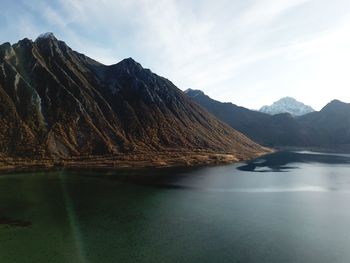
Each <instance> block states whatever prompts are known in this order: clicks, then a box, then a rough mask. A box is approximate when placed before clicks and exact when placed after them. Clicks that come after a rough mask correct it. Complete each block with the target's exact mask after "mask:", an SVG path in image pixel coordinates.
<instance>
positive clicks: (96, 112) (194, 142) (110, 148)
mask: <svg viewBox="0 0 350 263" xmlns="http://www.w3.org/2000/svg"><path fill="white" fill-rule="evenodd" d="M0 126H1V130H0V156H15V157H16V156H27V157H28V156H29V157H31V156H46V157H52V158H69V157H71V156H85V155H86V156H91V155H92V156H97V155H107V154H117V153H133V152H135V153H142V152H147V153H149V152H157V151H169V150H181V151H198V150H203V151H215V152H227V153H234V154H237V155H239V156H246V157H248V158H249V157H250V156H255V155H256V153H257V152H261V151H262V148H261V147H260V146H259V145H257V144H255V143H254V142H252V141H251V140H249V139H248V138H246V137H245V136H244V135H242V134H241V133H239V132H237V131H235V130H233V129H232V128H230V127H229V126H227V125H225V124H223V123H221V122H220V121H218V120H217V119H216V118H215V117H213V116H212V115H210V114H209V113H208V112H207V111H205V110H204V109H203V108H201V107H200V106H198V105H197V104H196V103H194V102H193V101H192V100H190V99H188V98H187V96H186V95H185V94H184V93H183V92H182V91H180V90H179V89H178V88H177V87H175V86H174V85H173V84H172V83H171V82H170V81H169V80H167V79H165V78H163V77H160V76H157V75H156V74H154V73H152V72H151V71H150V70H147V69H144V68H142V66H141V65H140V64H138V63H137V62H135V61H134V60H133V59H131V58H129V59H125V60H123V61H121V62H120V63H118V64H115V65H112V66H105V65H103V64H100V63H98V62H96V61H94V60H92V59H90V58H88V57H86V56H84V55H83V54H79V53H77V52H75V51H73V50H72V49H71V48H69V47H68V46H67V45H66V44H65V43H64V42H62V41H59V40H57V39H56V38H55V37H54V36H53V34H44V35H41V36H40V37H38V38H37V39H36V40H35V41H34V42H33V41H31V40H29V39H23V40H21V41H19V42H18V43H17V44H14V45H10V44H9V43H5V44H3V45H1V46H0Z"/></svg>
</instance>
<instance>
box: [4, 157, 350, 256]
mask: <svg viewBox="0 0 350 263" xmlns="http://www.w3.org/2000/svg"><path fill="white" fill-rule="evenodd" d="M0 262H1V263H10V262H11V263H12V262H21V263H22V262H26V263H27V262H28V263H31V262H35V263H37V262H74V263H76V262H83V263H87V262H96V263H104V262H108V263H109V262H165V263H166V262H198V263H199V262H201V263H202V262H210V263H212V262H219V263H224V262H254V263H255V262H268V263H271V262H278V263H280V262H308V263H309V262H317V263H322V262H325V263H329V262H350V155H346V154H339V155H338V154H323V153H313V152H279V153H274V154H271V155H268V156H264V157H262V158H259V159H256V160H253V161H250V162H247V163H239V164H233V165H225V166H216V167H201V168H176V169H174V168H173V169H157V170H138V171H105V172H93V171H90V172H87V171H54V172H36V173H11V174H4V175H0Z"/></svg>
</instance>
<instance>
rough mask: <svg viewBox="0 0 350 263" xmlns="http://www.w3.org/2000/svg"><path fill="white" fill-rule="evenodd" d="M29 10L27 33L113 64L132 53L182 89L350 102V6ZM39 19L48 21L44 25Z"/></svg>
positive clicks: (291, 0) (136, 5) (55, 5)
mask: <svg viewBox="0 0 350 263" xmlns="http://www.w3.org/2000/svg"><path fill="white" fill-rule="evenodd" d="M26 5H28V6H29V7H30V8H29V9H30V10H31V11H28V12H25V13H24V16H23V18H21V19H20V22H19V23H18V25H19V26H18V28H19V27H21V28H20V29H18V30H21V32H22V33H21V34H24V33H26V32H28V34H29V35H30V36H33V34H34V33H35V34H39V33H41V32H39V31H40V30H46V29H50V30H48V31H55V33H56V34H57V35H58V37H60V38H62V39H63V40H65V41H66V42H67V43H68V44H69V45H71V46H72V47H73V48H74V49H76V50H78V51H79V52H83V53H86V54H87V55H89V56H91V57H92V58H94V59H96V60H99V61H101V62H104V63H106V64H111V63H115V62H117V61H119V60H121V59H122V58H124V57H129V56H132V57H134V58H135V59H136V60H139V62H141V63H142V64H143V65H144V66H146V67H150V68H151V69H152V70H153V71H155V72H156V73H159V74H160V75H163V76H165V77H167V78H169V79H171V80H172V81H173V82H174V83H175V84H177V85H178V86H179V88H182V89H186V88H197V89H203V90H204V91H205V92H207V93H208V94H209V95H211V96H213V97H215V98H217V99H221V100H225V101H233V102H235V103H237V104H241V105H244V106H248V107H251V108H258V107H259V106H261V105H263V104H268V103H270V102H271V100H273V99H278V97H280V96H286V95H291V96H295V97H297V98H298V99H300V100H303V101H305V102H308V103H310V104H312V106H315V107H316V108H319V107H321V106H322V104H324V103H325V102H327V100H331V99H333V98H334V97H339V98H340V99H344V100H348V101H350V98H348V97H347V96H346V94H347V93H346V91H345V90H344V87H346V86H349V85H350V80H349V78H348V77H347V74H346V73H347V72H346V68H349V63H348V61H350V60H349V59H348V58H349V51H348V44H349V42H350V41H349V37H348V33H347V32H349V31H348V30H349V24H350V23H349V21H348V17H349V14H350V3H349V2H348V1H347V0H335V1H333V2H332V3H331V2H329V1H327V0H317V1H316V0H264V1H260V0H247V1H240V0H234V1H232V0H218V1H209V0H206V1H196V0H187V1H185V0H128V1H119V0H117V1H112V0H84V1H83V0H56V1H52V2H47V1H40V4H38V3H35V4H34V3H31V2H29V3H28V2H26ZM30 12H31V13H32V17H30ZM35 16H40V18H41V22H38V21H37V23H35V21H36V19H35ZM18 17H22V16H18ZM42 20H44V21H46V23H44V24H43V22H42ZM345 43H346V44H345ZM327 85H328V86H330V85H332V86H333V87H332V89H331V90H329V89H327ZM320 89H322V92H320V91H319V90H320ZM315 93H317V94H318V95H319V96H318V97H315V96H314V94H315ZM252 95H254V96H252Z"/></svg>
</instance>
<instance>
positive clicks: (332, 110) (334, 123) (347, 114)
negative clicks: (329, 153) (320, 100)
mask: <svg viewBox="0 0 350 263" xmlns="http://www.w3.org/2000/svg"><path fill="white" fill-rule="evenodd" d="M299 122H300V123H301V124H302V125H303V126H304V127H307V128H308V129H309V130H311V131H312V134H313V139H314V141H318V142H323V145H324V147H326V146H328V147H331V148H334V146H339V147H340V146H341V147H342V148H344V149H345V148H348V146H350V103H344V102H341V101H339V100H333V101H331V102H330V103H328V104H327V105H326V106H325V107H323V108H322V109H321V110H320V111H319V112H312V113H309V114H307V115H304V116H301V117H300V118H299Z"/></svg>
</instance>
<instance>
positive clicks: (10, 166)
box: [0, 148, 274, 174]
mask: <svg viewBox="0 0 350 263" xmlns="http://www.w3.org/2000/svg"><path fill="white" fill-rule="evenodd" d="M273 151H274V150H272V149H268V148H266V151H264V152H256V153H254V154H252V155H250V156H246V155H242V154H237V153H213V152H169V153H158V154H154V153H153V154H150V153H147V154H141V153H138V154H129V155H126V154H119V155H108V156H93V157H72V158H66V159H63V158H62V159H51V158H33V159H32V158H12V157H3V158H1V157H0V174H1V173H9V172H21V171H37V170H54V169H84V170H85V169H86V170H104V169H111V170H113V169H114V170H118V169H149V168H172V167H196V166H210V165H220V164H230V163H236V162H242V161H249V160H252V159H255V158H258V157H260V156H263V155H266V154H269V153H272V152H273Z"/></svg>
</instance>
